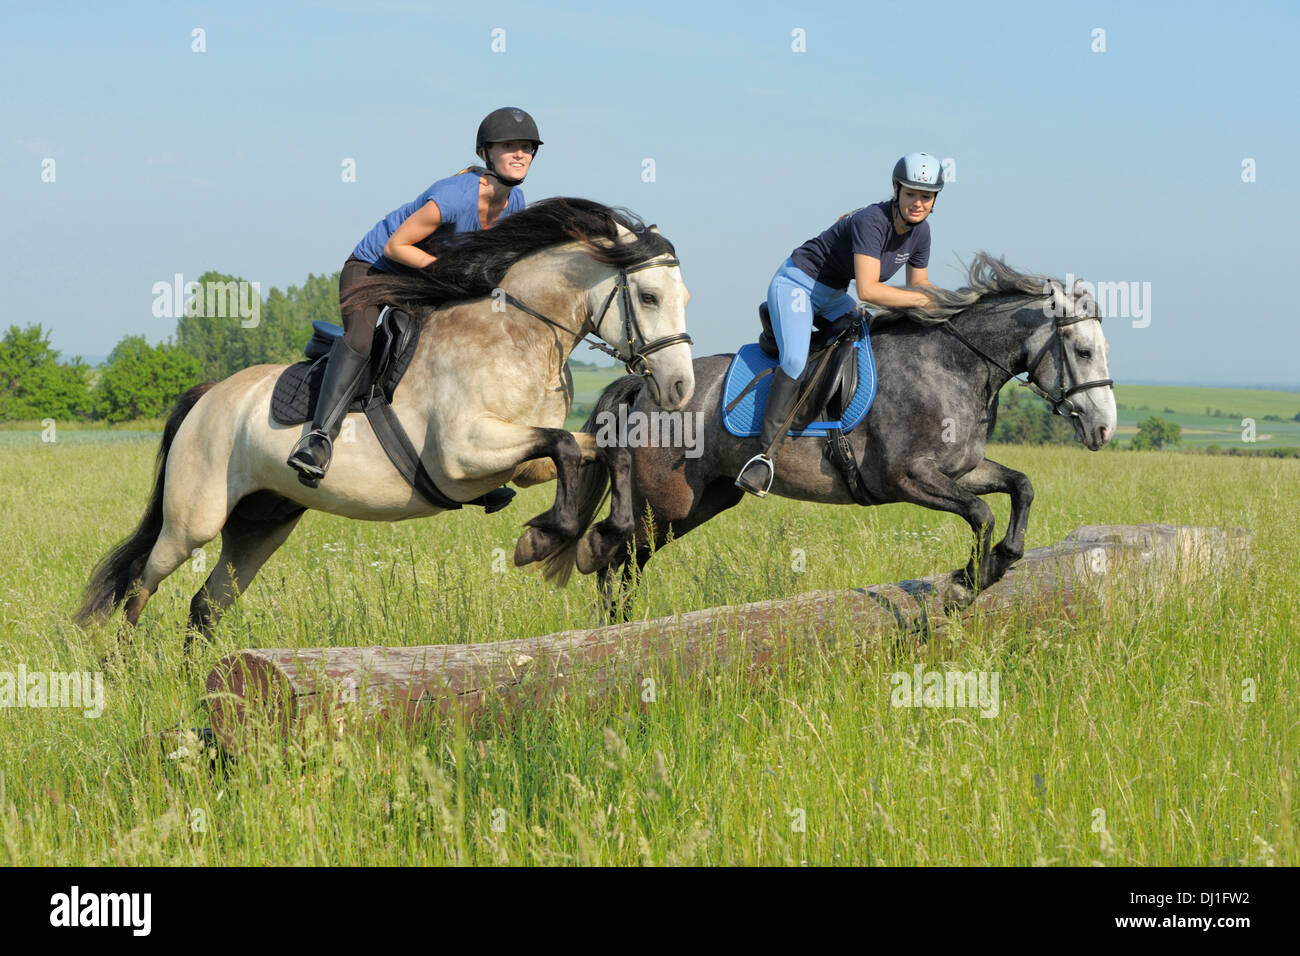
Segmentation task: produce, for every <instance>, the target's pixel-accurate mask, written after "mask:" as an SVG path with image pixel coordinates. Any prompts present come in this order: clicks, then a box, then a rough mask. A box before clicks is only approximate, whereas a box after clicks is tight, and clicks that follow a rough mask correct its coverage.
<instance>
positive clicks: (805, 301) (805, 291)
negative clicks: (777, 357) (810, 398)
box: [767, 259, 858, 378]
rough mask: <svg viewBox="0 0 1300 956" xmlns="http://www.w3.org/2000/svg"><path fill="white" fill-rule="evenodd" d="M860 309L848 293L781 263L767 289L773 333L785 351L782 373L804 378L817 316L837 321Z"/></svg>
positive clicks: (788, 261) (791, 264) (787, 262)
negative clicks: (814, 318)
mask: <svg viewBox="0 0 1300 956" xmlns="http://www.w3.org/2000/svg"><path fill="white" fill-rule="evenodd" d="M857 307H858V301H857V299H855V298H854V297H853V296H851V295H849V294H848V290H847V289H832V288H831V287H830V286H828V285H823V284H822V283H820V282H818V281H817V280H816V279H814V278H813V277H812V276H810V275H808V273H806V272H804V271H803V270H802V269H800V268H799V267H798V266H796V265H795V264H794V261H793V260H792V259H786V260H785V262H783V263H781V268H779V269H777V270H776V275H774V276H773V277H772V282H771V284H769V285H768V287H767V310H768V312H769V313H770V314H771V316H772V332H773V334H774V335H775V336H776V342H777V346H778V348H780V350H781V370H782V371H784V372H785V374H786V375H789V376H790V377H791V378H798V377H799V376H800V375H802V374H803V370H804V367H805V366H806V365H807V364H808V344H809V341H810V340H811V339H812V328H813V316H814V315H822V316H825V317H826V318H827V319H830V320H831V321H834V320H835V319H838V318H840V317H841V316H843V315H847V314H848V313H849V312H852V311H854V310H855V309H857Z"/></svg>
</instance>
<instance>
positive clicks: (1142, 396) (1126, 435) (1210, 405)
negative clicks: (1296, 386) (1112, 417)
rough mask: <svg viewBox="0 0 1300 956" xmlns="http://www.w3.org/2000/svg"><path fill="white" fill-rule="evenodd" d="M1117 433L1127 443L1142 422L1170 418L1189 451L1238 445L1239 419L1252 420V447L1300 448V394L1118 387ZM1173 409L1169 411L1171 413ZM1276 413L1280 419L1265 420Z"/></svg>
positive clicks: (1240, 428) (1171, 387) (1169, 387)
mask: <svg viewBox="0 0 1300 956" xmlns="http://www.w3.org/2000/svg"><path fill="white" fill-rule="evenodd" d="M1115 398H1116V400H1117V402H1118V403H1119V428H1118V432H1117V433H1118V435H1119V436H1120V440H1121V441H1126V440H1131V438H1132V436H1133V435H1134V434H1135V433H1136V432H1137V426H1138V423H1139V422H1140V421H1142V420H1143V419H1145V418H1149V417H1150V416H1152V415H1158V416H1160V417H1161V418H1165V419H1168V420H1169V421H1171V422H1175V423H1176V424H1178V425H1179V426H1180V427H1181V428H1182V430H1183V444H1184V445H1185V446H1189V447H1192V448H1197V447H1204V446H1206V445H1211V444H1218V445H1221V446H1223V447H1228V446H1229V445H1242V446H1243V447H1244V446H1245V444H1246V443H1244V442H1243V441H1242V436H1243V434H1244V432H1245V426H1243V425H1242V420H1243V419H1246V418H1251V419H1254V422H1255V441H1254V444H1253V446H1252V447H1259V448H1277V447H1282V446H1291V447H1295V446H1300V422H1298V421H1295V416H1296V415H1297V414H1300V392H1276V391H1264V390H1259V391H1256V390H1254V389H1246V388H1195V387H1191V386H1182V385H1116V386H1115ZM1171 409H1172V411H1171ZM1266 415H1274V416H1276V417H1278V418H1281V419H1283V420H1282V421H1266V420H1265V418H1264V416H1266Z"/></svg>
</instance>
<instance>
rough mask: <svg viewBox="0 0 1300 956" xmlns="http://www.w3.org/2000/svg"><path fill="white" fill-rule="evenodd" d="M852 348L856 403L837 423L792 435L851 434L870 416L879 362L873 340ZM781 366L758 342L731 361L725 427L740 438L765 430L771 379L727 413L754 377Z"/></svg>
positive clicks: (724, 402)
mask: <svg viewBox="0 0 1300 956" xmlns="http://www.w3.org/2000/svg"><path fill="white" fill-rule="evenodd" d="M853 347H854V348H855V349H856V350H857V353H858V390H857V391H856V392H854V393H853V400H852V401H851V402H849V407H848V408H847V409H845V411H844V417H843V418H841V419H840V420H839V421H837V422H809V423H808V427H807V428H804V429H802V430H799V429H794V428H792V429H790V434H791V435H795V436H797V437H800V438H807V437H825V436H826V433H827V431H828V430H829V429H832V428H838V429H840V431H843V432H848V431H852V430H853V429H854V428H856V427H857V426H858V425H859V424H861V423H862V419H864V418H866V417H867V412H868V411H869V410H870V408H871V403H872V402H873V401H874V400H875V398H876V362H875V359H873V358H872V356H871V339H870V338H869V337H868V336H865V335H864V336H863V337H862V338H860V339H858V340H857V341H856V342H854V343H853ZM778 364H779V363H778V361H777V360H776V359H774V358H772V356H770V355H768V354H767V353H766V352H764V351H763V350H762V349H761V348H759V347H758V343H757V342H755V343H752V344H750V345H746V346H744V347H742V348H741V350H740V351H739V352H737V353H736V357H735V358H734V359H732V360H731V366H730V367H729V368H728V369H727V379H726V381H725V382H724V383H723V386H722V408H723V418H722V424H723V425H724V426H726V429H727V431H729V432H731V434H733V435H735V436H736V437H737V438H749V437H752V436H754V435H757V434H758V433H759V430H760V429H761V428H762V426H763V410H764V409H765V408H767V393H768V390H769V389H770V388H771V387H772V376H771V375H765V376H763V378H762V379H761V380H760V381H759V383H758V384H757V385H755V386H754V387H753V388H752V389H750V391H749V394H747V395H746V396H745V397H744V398H742V399H741V400H740V403H739V404H738V405H736V407H735V408H733V409H732V410H731V411H726V408H727V406H728V405H730V404H731V403H732V402H733V401H735V399H736V396H737V395H739V394H740V393H741V392H743V391H744V390H745V386H746V385H748V384H749V383H750V382H751V381H753V379H754V376H755V375H758V374H759V373H760V372H765V371H767V370H768V369H770V368H775V367H776V366H777V365H778Z"/></svg>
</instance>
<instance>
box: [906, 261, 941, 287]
mask: <svg viewBox="0 0 1300 956" xmlns="http://www.w3.org/2000/svg"><path fill="white" fill-rule="evenodd" d="M907 284H908V285H910V286H918V285H923V286H930V288H931V289H933V288H935V287H934V286H932V285H930V270H929V269H928V268H924V269H918V268H917V267H916V266H914V265H910V264H909V265H908V267H907Z"/></svg>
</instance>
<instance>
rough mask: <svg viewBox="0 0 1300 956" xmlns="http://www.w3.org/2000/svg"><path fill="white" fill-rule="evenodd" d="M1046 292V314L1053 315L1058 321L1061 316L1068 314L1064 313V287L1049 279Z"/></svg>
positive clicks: (1066, 302)
mask: <svg viewBox="0 0 1300 956" xmlns="http://www.w3.org/2000/svg"><path fill="white" fill-rule="evenodd" d="M1046 291H1047V296H1048V299H1047V314H1048V315H1054V316H1056V317H1057V318H1058V319H1059V318H1060V317H1061V316H1063V315H1068V314H1069V313H1068V312H1066V309H1067V307H1068V300H1067V299H1066V296H1065V286H1064V285H1062V284H1061V283H1060V282H1057V281H1056V280H1055V279H1051V280H1049V281H1048V283H1047V290H1046Z"/></svg>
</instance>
